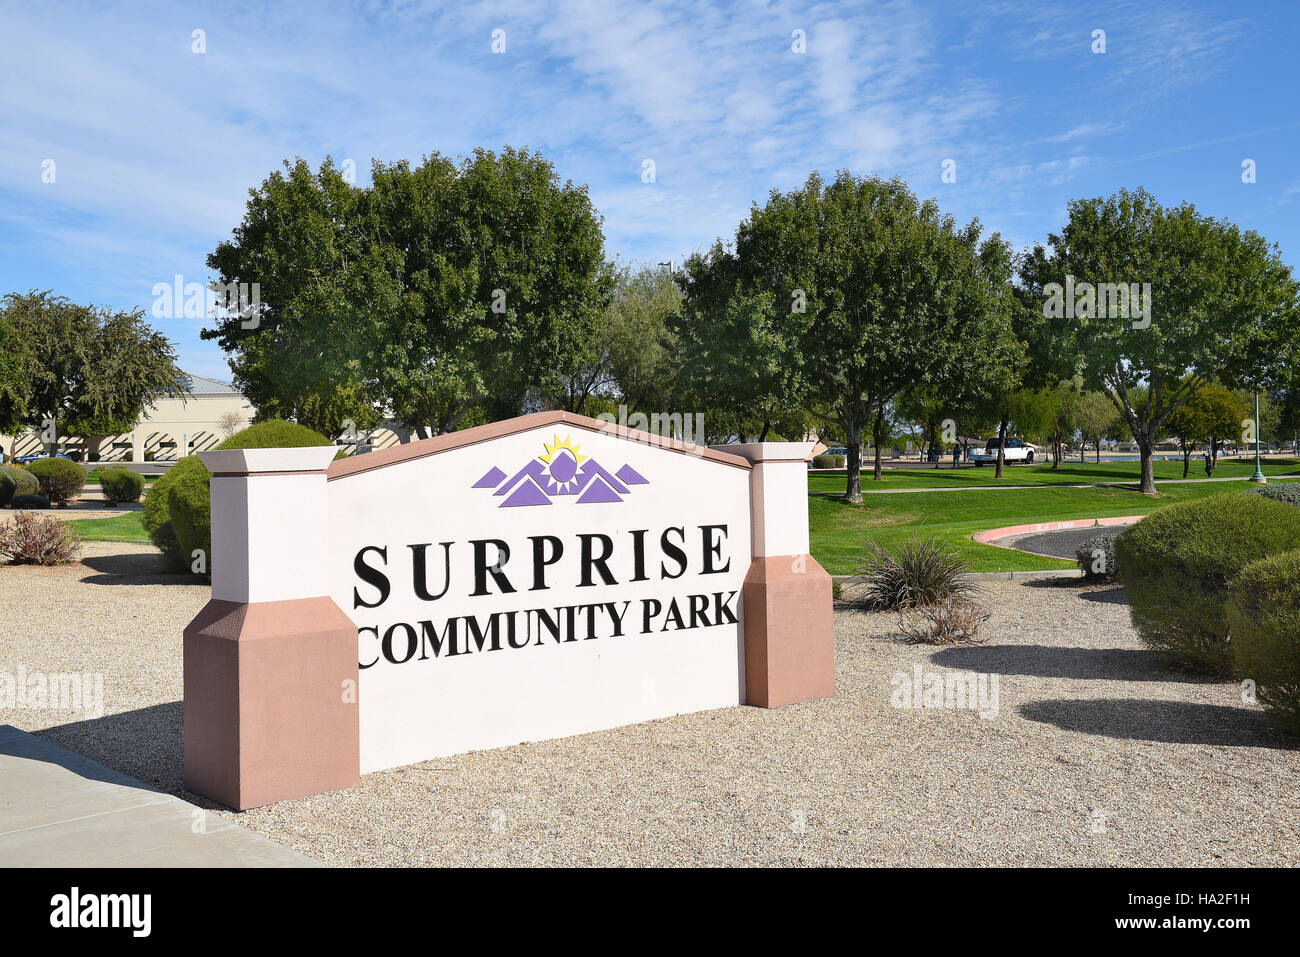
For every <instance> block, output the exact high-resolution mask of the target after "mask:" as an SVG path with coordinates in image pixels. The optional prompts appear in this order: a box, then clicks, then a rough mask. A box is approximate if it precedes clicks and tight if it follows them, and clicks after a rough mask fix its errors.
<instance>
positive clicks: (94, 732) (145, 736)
mask: <svg viewBox="0 0 1300 957" xmlns="http://www.w3.org/2000/svg"><path fill="white" fill-rule="evenodd" d="M183 721H184V707H183V704H182V702H180V701H169V702H168V703H167V704H156V705H153V706H151V707H148V708H137V709H136V710H134V711H123V712H122V713H120V714H106V715H104V716H103V717H102V718H88V719H87V720H85V721H73V722H71V723H70V724H61V725H58V726H56V727H53V728H44V729H42V730H40V731H35V732H33V733H34V734H35V735H37V736H38V737H41V738H44V739H45V740H47V741H53V742H54V743H55V744H60V745H62V746H63V747H65V748H67V749H68V750H69V751H75V752H77V753H78V754H81V755H84V756H86V757H88V758H90V759H91V760H92V761H98V762H99V763H100V764H102V765H105V766H106V767H109V768H112V769H113V770H114V771H121V772H122V773H123V774H129V775H130V776H131V777H133V778H137V779H138V780H141V781H143V782H145V783H146V784H151V785H153V786H154V787H158V788H162V789H163V790H164V791H170V792H171V793H173V794H180V793H182V792H183V791H184V782H185V770H184V764H185V751H184V738H183V737H182V726H183Z"/></svg>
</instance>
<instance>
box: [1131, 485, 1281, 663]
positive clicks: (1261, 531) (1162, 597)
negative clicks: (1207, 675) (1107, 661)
mask: <svg viewBox="0 0 1300 957" xmlns="http://www.w3.org/2000/svg"><path fill="white" fill-rule="evenodd" d="M1297 541H1300V509H1297V508H1294V507H1292V506H1290V505H1284V504H1282V503H1281V502H1275V501H1272V500H1270V499H1267V498H1264V497H1262V496H1259V495H1242V494H1240V493H1239V492H1229V493H1227V494H1224V495H1211V496H1208V497H1206V498H1202V499H1196V500H1194V501H1191V502H1181V503H1179V504H1177V505H1170V506H1169V507H1167V508H1162V509H1159V510H1157V511H1155V512H1152V513H1151V514H1150V515H1148V516H1147V517H1146V518H1144V519H1142V521H1140V522H1138V523H1137V524H1136V525H1133V526H1132V527H1130V528H1128V529H1126V530H1125V531H1124V533H1123V534H1122V535H1120V536H1119V539H1118V540H1117V541H1116V543H1115V556H1116V558H1117V559H1118V562H1119V573H1120V579H1121V580H1122V581H1123V583H1124V592H1125V597H1126V598H1127V600H1128V604H1129V613H1130V615H1131V616H1132V619H1133V626H1134V627H1135V628H1136V629H1137V631H1138V636H1139V637H1140V638H1141V639H1142V641H1143V643H1145V644H1146V645H1148V646H1149V647H1151V648H1154V649H1156V650H1157V651H1159V652H1161V653H1162V654H1163V655H1164V656H1165V657H1166V658H1168V659H1169V660H1170V661H1173V662H1175V663H1176V664H1180V665H1185V666H1187V667H1190V668H1195V669H1198V670H1201V671H1208V672H1211V673H1215V674H1230V673H1231V661H1230V660H1229V655H1228V623H1227V617H1226V613H1225V612H1226V609H1225V606H1226V604H1227V598H1228V582H1229V581H1230V580H1231V579H1233V578H1234V577H1236V576H1237V575H1238V574H1239V573H1240V572H1241V570H1242V569H1243V568H1245V567H1246V566H1247V565H1249V564H1250V563H1251V562H1253V561H1257V560H1259V559H1261V558H1265V557H1267V556H1269V555H1274V554H1277V553H1278V552H1283V551H1287V550H1288V549H1291V548H1294V547H1295V543H1296V542H1297Z"/></svg>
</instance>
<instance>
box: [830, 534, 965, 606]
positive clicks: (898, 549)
mask: <svg viewBox="0 0 1300 957" xmlns="http://www.w3.org/2000/svg"><path fill="white" fill-rule="evenodd" d="M969 567H970V566H969V565H968V564H967V563H966V562H964V561H962V560H961V559H960V558H958V557H957V554H956V552H954V551H953V550H952V549H951V548H950V547H948V546H946V545H944V544H943V543H942V542H940V541H939V540H938V539H937V538H934V537H929V538H921V537H920V536H913V537H912V538H909V539H904V540H903V541H901V542H899V543H898V544H897V545H894V546H893V547H891V548H882V547H881V546H880V545H878V544H877V543H876V542H868V543H867V554H866V556H865V557H864V558H863V560H862V563H861V564H860V565H859V566H858V570H857V572H856V574H855V575H854V577H853V584H854V586H856V587H855V588H854V593H855V597H856V600H857V603H858V604H860V605H862V606H864V607H866V608H870V609H873V610H876V611H894V610H897V609H900V608H915V607H917V606H919V605H933V604H935V603H937V602H943V601H947V600H949V599H953V598H972V597H973V595H974V593H975V586H974V585H973V584H971V582H970V580H969V579H967V578H966V571H967V569H968V568H969Z"/></svg>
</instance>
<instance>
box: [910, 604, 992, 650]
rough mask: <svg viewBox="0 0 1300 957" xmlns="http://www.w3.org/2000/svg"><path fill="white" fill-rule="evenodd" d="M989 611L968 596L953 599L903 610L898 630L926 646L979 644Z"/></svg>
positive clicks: (915, 642)
mask: <svg viewBox="0 0 1300 957" xmlns="http://www.w3.org/2000/svg"><path fill="white" fill-rule="evenodd" d="M989 617H990V615H989V611H988V609H987V608H985V607H984V606H983V605H981V604H980V603H979V602H977V601H975V600H973V599H972V598H970V597H969V596H953V597H949V598H945V599H944V600H943V601H937V602H935V603H934V604H931V605H917V606H915V607H913V608H904V609H903V610H902V611H900V612H899V613H898V630H899V633H900V634H901V635H902V636H903V638H904V639H906V640H907V641H910V642H912V643H914V644H923V645H961V644H978V643H980V642H982V641H983V640H984V639H982V638H980V636H979V630H980V626H981V625H983V624H984V623H985V622H986V621H988V620H989Z"/></svg>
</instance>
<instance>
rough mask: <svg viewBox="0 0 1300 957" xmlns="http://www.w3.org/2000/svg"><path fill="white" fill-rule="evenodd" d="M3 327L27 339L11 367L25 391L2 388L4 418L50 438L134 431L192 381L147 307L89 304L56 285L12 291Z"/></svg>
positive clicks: (52, 442)
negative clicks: (55, 289) (148, 318)
mask: <svg viewBox="0 0 1300 957" xmlns="http://www.w3.org/2000/svg"><path fill="white" fill-rule="evenodd" d="M0 328H3V329H6V330H8V331H7V332H6V335H8V336H10V337H12V339H13V340H14V341H16V342H18V343H19V344H20V352H19V353H18V355H19V357H20V358H18V359H17V360H16V361H15V360H14V359H13V358H12V357H11V359H10V362H9V365H10V366H12V367H17V368H18V369H20V370H21V375H22V376H23V377H24V378H25V379H26V387H25V389H18V390H16V391H13V392H11V391H10V390H4V391H3V394H0V410H3V411H0V419H8V420H9V421H10V423H11V424H13V425H18V426H25V427H28V428H31V429H33V430H34V431H36V432H37V433H39V434H42V435H43V436H45V437H46V438H45V441H46V443H47V445H48V447H49V449H50V451H51V452H53V451H55V450H56V449H57V445H58V439H57V436H58V434H59V433H60V432H61V433H63V434H66V435H79V436H83V437H86V438H100V437H103V436H106V435H116V434H119V433H122V432H129V431H131V430H132V429H133V428H135V426H136V423H137V422H139V421H140V416H141V415H142V414H143V412H144V410H145V409H146V408H148V407H149V406H151V405H152V404H153V403H154V402H156V401H157V400H158V399H161V398H163V397H164V396H181V395H184V394H185V391H186V389H187V388H188V386H189V383H188V381H187V380H186V378H185V375H184V373H183V372H181V370H180V369H179V368H177V366H176V351H175V349H174V348H173V346H172V344H171V342H170V341H169V340H168V339H167V337H166V336H164V335H163V334H162V333H160V332H157V331H155V330H154V329H153V328H151V327H150V326H149V325H148V324H147V323H146V322H145V321H144V311H143V310H135V311H134V312H121V311H115V310H109V309H101V308H97V307H95V306H82V305H77V304H76V303H74V302H72V301H70V300H69V299H67V298H65V297H63V296H55V295H53V294H52V293H51V292H50V291H48V290H47V291H45V292H37V291H36V290H32V291H31V292H28V293H25V294H20V293H10V294H8V295H7V296H5V298H4V300H3V304H2V305H0Z"/></svg>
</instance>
